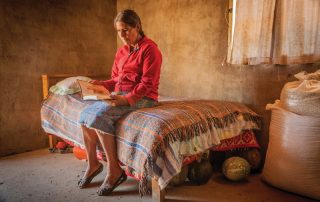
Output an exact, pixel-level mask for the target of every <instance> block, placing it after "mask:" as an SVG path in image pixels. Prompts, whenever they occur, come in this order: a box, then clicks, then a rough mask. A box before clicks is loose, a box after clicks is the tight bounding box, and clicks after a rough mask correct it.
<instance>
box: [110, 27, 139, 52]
mask: <svg viewBox="0 0 320 202" xmlns="http://www.w3.org/2000/svg"><path fill="white" fill-rule="evenodd" d="M116 30H117V32H118V36H119V37H120V39H121V41H122V42H123V43H124V44H126V45H130V46H133V45H135V43H136V41H137V39H138V36H139V28H138V26H137V27H131V26H130V25H128V24H126V23H124V22H116Z"/></svg>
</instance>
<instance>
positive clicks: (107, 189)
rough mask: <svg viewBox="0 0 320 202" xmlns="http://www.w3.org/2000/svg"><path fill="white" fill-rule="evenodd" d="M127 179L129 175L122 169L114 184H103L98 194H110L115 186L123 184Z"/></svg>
mask: <svg viewBox="0 0 320 202" xmlns="http://www.w3.org/2000/svg"><path fill="white" fill-rule="evenodd" d="M126 180H127V175H126V173H125V172H124V171H122V173H121V175H120V177H119V178H118V179H117V181H116V182H115V183H114V185H110V184H107V185H102V186H101V187H100V188H99V189H98V191H97V194H98V195H99V196H108V195H109V194H110V193H111V192H112V191H113V190H114V189H115V188H117V187H118V186H119V185H120V184H122V183H123V182H124V181H126Z"/></svg>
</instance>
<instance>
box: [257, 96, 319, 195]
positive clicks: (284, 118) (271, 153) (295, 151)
mask: <svg viewBox="0 0 320 202" xmlns="http://www.w3.org/2000/svg"><path fill="white" fill-rule="evenodd" d="M267 110H272V115H271V123H270V130H269V145H268V149H267V155H266V160H265V165H264V168H263V172H262V179H263V180H264V181H266V182H267V183H269V184H271V185H273V186H275V187H278V188H280V189H283V190H286V191H290V192H294V193H297V194H301V195H304V196H307V197H311V198H314V199H318V200H320V117H312V116H302V115H298V114H295V113H292V112H290V111H287V110H285V109H283V108H282V107H281V106H280V104H279V101H277V102H276V103H275V104H269V105H267Z"/></svg>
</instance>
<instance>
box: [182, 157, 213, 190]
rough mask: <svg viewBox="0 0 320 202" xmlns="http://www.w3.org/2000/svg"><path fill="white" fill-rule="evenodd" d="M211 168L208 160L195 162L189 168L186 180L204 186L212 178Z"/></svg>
mask: <svg viewBox="0 0 320 202" xmlns="http://www.w3.org/2000/svg"><path fill="white" fill-rule="evenodd" d="M212 172H213V168H212V165H211V163H210V161H209V160H208V159H203V160H201V161H200V162H198V161H195V162H193V163H192V164H191V165H190V166H189V172H188V178H189V180H190V181H191V182H193V183H196V184H198V185H201V184H205V183H207V182H208V181H209V179H210V178H211V176H212Z"/></svg>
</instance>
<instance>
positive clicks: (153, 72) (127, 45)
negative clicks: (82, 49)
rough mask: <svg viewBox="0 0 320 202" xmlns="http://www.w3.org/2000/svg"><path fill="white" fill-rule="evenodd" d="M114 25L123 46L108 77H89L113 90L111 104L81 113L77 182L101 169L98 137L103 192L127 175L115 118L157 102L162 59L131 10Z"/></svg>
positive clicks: (84, 184)
mask: <svg viewBox="0 0 320 202" xmlns="http://www.w3.org/2000/svg"><path fill="white" fill-rule="evenodd" d="M114 26H115V29H116V30H117V32H118V36H119V37H120V39H121V40H122V42H123V43H124V46H122V47H121V48H120V49H119V50H118V51H117V53H116V55H115V59H114V63H113V67H112V75H111V79H109V80H106V81H98V80H94V81H91V82H92V83H94V84H99V85H103V86H104V87H105V88H107V89H108V90H109V91H110V92H112V91H113V92H114V93H113V98H114V100H111V104H108V103H106V102H96V103H95V104H93V105H90V106H89V107H87V108H86V109H85V110H84V111H83V112H82V113H81V115H80V123H81V125H82V129H83V139H84V144H85V148H86V151H87V157H88V167H87V170H86V172H85V174H84V176H83V177H82V178H81V179H80V180H79V182H78V185H79V187H80V188H85V187H87V186H88V184H89V183H90V182H91V181H92V179H93V178H94V177H95V176H97V175H98V174H99V173H100V172H101V171H102V170H103V165H102V164H101V163H100V162H99V161H98V159H97V154H96V147H97V142H98V141H100V142H101V145H102V147H103V150H104V152H105V153H106V157H107V166H106V167H107V168H106V177H105V180H104V181H103V183H102V185H101V186H100V188H99V189H98V191H97V193H98V195H104V196H105V195H109V194H110V193H111V192H112V191H113V190H114V189H115V188H116V187H117V186H119V185H120V184H121V183H122V182H124V181H125V180H126V179H127V176H126V174H125V173H124V171H123V170H122V169H121V167H120V166H119V163H118V157H117V148H116V141H115V122H116V121H117V120H118V119H119V118H120V117H121V116H123V115H124V114H126V113H128V112H130V111H133V110H135V109H138V108H142V107H152V106H154V105H155V104H156V102H157V99H158V86H159V78H160V68H161V63H162V56H161V53H160V51H159V49H158V47H157V45H156V44H155V43H154V42H153V41H152V40H150V39H149V38H147V37H146V36H145V35H144V33H143V31H142V26H141V21H140V18H139V16H138V15H137V14H136V13H135V12H134V11H133V10H124V11H121V12H120V13H118V15H117V16H116V18H115V20H114ZM92 114H95V115H94V116H93V115H92ZM99 115H101V116H104V119H105V117H106V116H108V123H107V124H106V123H104V124H103V129H101V127H98V125H97V122H98V120H99Z"/></svg>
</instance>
